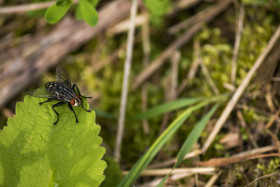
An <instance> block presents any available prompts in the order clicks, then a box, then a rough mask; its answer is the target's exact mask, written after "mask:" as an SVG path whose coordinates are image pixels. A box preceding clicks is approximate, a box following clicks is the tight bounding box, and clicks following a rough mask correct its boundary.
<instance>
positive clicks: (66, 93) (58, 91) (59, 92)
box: [45, 82, 79, 103]
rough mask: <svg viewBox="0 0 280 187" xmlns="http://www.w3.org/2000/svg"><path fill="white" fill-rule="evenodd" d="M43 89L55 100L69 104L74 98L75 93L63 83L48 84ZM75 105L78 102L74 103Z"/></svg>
mask: <svg viewBox="0 0 280 187" xmlns="http://www.w3.org/2000/svg"><path fill="white" fill-rule="evenodd" d="M45 87H46V91H47V92H48V93H50V95H51V96H52V97H54V98H55V99H57V100H61V101H64V102H70V101H71V100H72V99H73V98H74V97H76V93H75V92H74V91H73V90H72V89H71V87H69V86H68V85H67V84H65V83H63V82H48V83H47V84H46V86H45ZM74 101H75V100H74ZM75 103H79V102H78V101H75Z"/></svg>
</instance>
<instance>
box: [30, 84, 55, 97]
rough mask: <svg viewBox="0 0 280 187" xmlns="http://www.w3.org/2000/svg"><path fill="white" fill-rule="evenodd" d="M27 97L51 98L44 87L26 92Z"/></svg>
mask: <svg viewBox="0 0 280 187" xmlns="http://www.w3.org/2000/svg"><path fill="white" fill-rule="evenodd" d="M28 95H31V96H33V97H40V98H51V95H50V94H49V93H48V92H47V91H46V89H45V87H40V88H37V89H35V90H31V91H30V92H28Z"/></svg>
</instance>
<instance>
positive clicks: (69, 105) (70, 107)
mask: <svg viewBox="0 0 280 187" xmlns="http://www.w3.org/2000/svg"><path fill="white" fill-rule="evenodd" d="M68 107H69V109H70V110H71V111H72V112H73V114H74V115H75V117H76V123H79V121H78V118H77V115H76V113H75V111H74V110H73V108H72V106H71V104H70V103H68Z"/></svg>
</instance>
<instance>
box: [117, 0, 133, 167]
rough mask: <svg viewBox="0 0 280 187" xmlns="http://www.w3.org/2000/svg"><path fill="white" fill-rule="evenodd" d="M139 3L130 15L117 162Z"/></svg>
mask: <svg viewBox="0 0 280 187" xmlns="http://www.w3.org/2000/svg"><path fill="white" fill-rule="evenodd" d="M137 4H138V0H133V1H132V5H131V12H130V14H131V16H130V29H129V32H128V41H127V49H126V60H125V64H124V76H123V85H122V96H121V106H120V116H119V123H118V132H117V137H116V147H115V152H114V158H115V160H116V161H117V162H119V161H120V151H121V144H122V137H123V131H124V122H125V113H126V102H127V93H128V80H129V74H130V69H131V59H132V53H133V50H132V49H133V40H134V29H135V17H136V13H137Z"/></svg>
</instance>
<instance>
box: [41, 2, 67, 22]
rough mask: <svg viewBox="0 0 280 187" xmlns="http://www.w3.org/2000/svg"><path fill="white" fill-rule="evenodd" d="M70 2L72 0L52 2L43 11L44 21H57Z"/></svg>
mask: <svg viewBox="0 0 280 187" xmlns="http://www.w3.org/2000/svg"><path fill="white" fill-rule="evenodd" d="M71 4H72V0H71V1H58V2H57V3H54V4H53V5H52V6H50V7H49V8H48V9H47V11H46V13H45V19H46V21H47V22H48V23H51V24H53V23H56V22H58V21H59V20H60V19H61V18H62V17H63V16H64V14H65V13H66V12H67V10H68V9H69V7H70V6H71Z"/></svg>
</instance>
